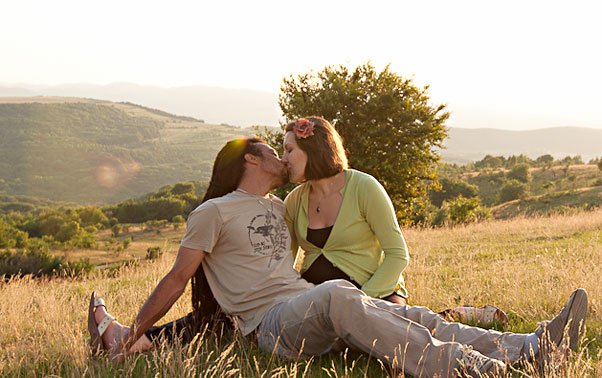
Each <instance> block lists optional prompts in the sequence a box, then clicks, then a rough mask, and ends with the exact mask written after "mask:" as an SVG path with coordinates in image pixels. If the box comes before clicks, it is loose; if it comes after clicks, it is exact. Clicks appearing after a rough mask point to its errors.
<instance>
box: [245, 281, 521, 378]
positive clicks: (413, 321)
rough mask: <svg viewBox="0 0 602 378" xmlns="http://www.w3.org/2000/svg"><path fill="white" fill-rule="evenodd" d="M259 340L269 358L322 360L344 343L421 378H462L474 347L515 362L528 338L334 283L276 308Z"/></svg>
mask: <svg viewBox="0 0 602 378" xmlns="http://www.w3.org/2000/svg"><path fill="white" fill-rule="evenodd" d="M257 337H258V343H259V346H260V347H261V348H262V349H263V350H264V351H266V352H269V353H271V352H275V353H276V354H278V355H279V356H281V357H285V358H289V359H299V358H301V359H303V358H308V357H310V356H317V355H321V354H324V353H327V352H329V351H331V350H332V349H334V348H336V347H337V346H340V344H341V342H343V343H344V344H345V345H347V346H349V347H351V348H354V349H358V350H360V351H362V352H365V353H368V354H370V355H372V356H374V357H377V358H379V359H381V360H382V361H384V362H388V363H389V364H390V365H391V366H393V367H394V368H396V369H399V370H400V371H401V372H404V373H407V374H410V375H412V376H415V377H455V376H457V370H456V369H457V367H458V359H459V358H461V357H462V355H463V353H465V350H466V348H467V346H472V348H473V349H475V350H477V351H479V352H481V353H482V354H484V355H485V356H488V357H490V358H495V359H499V360H502V361H505V362H514V361H516V360H517V359H518V358H519V357H520V354H521V350H522V348H523V345H524V340H525V337H526V335H522V334H515V333H500V332H497V331H488V330H484V329H481V328H476V327H470V326H466V325H463V324H460V323H449V322H446V321H444V320H443V319H441V317H439V316H438V315H437V314H436V313H434V312H432V311H431V310H429V309H427V308H426V307H418V306H401V305H397V304H394V303H391V302H387V301H383V300H380V299H374V298H371V297H369V296H367V295H365V294H364V293H363V292H362V291H361V290H359V289H357V288H356V287H355V286H353V285H352V284H351V283H349V282H347V281H344V280H333V281H327V282H325V283H323V284H321V285H318V286H316V287H314V288H313V289H311V290H308V291H307V292H306V293H303V294H301V295H299V296H296V297H293V298H289V299H288V300H286V301H284V302H282V303H279V304H277V305H276V306H274V307H273V308H271V309H270V311H269V312H268V313H267V314H266V316H265V317H264V318H263V320H262V322H261V324H260V326H259V328H258V332H257Z"/></svg>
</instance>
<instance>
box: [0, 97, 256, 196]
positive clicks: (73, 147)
mask: <svg viewBox="0 0 602 378" xmlns="http://www.w3.org/2000/svg"><path fill="white" fill-rule="evenodd" d="M33 101H35V102H36V103H33ZM251 131H252V130H250V129H241V128H239V127H234V126H225V125H212V124H207V123H203V122H201V121H199V120H196V119H194V118H191V117H179V116H175V115H172V114H169V113H166V112H163V111H160V110H156V109H151V108H145V107H142V106H138V105H134V104H131V103H114V102H109V101H99V100H91V99H79V98H49V97H41V98H32V97H27V98H0V194H5V195H9V196H10V195H22V196H32V197H41V198H48V199H50V200H54V201H65V202H70V203H86V204H88V203H90V204H92V203H114V202H118V201H121V200H125V199H128V198H133V197H137V196H139V195H141V194H143V193H147V192H150V191H153V190H156V189H157V188H159V187H162V186H164V185H168V184H173V183H175V182H180V181H198V180H208V179H209V176H210V174H211V165H212V163H213V159H214V158H215V155H216V154H217V151H218V150H219V149H220V148H221V147H222V146H223V144H224V142H225V141H226V140H229V139H232V138H236V137H241V136H244V135H249V134H250V133H251Z"/></svg>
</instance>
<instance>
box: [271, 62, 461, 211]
mask: <svg viewBox="0 0 602 378" xmlns="http://www.w3.org/2000/svg"><path fill="white" fill-rule="evenodd" d="M280 89H281V93H280V95H279V104H280V108H281V110H282V112H283V114H284V116H285V117H286V118H287V119H295V118H300V117H306V116H310V115H318V116H323V117H324V118H326V119H327V120H329V121H330V122H332V124H333V125H334V127H335V128H336V129H337V131H338V132H339V133H340V134H341V136H342V137H343V140H344V142H345V147H346V149H347V152H348V153H349V163H350V165H351V167H353V168H356V169H359V170H361V171H364V172H367V173H369V174H371V175H373V176H375V177H376V178H377V179H378V180H379V181H380V182H381V183H382V184H383V186H384V187H385V188H386V190H387V192H388V193H389V195H390V196H391V199H392V201H393V203H394V204H395V205H396V207H397V209H398V216H399V218H400V220H401V221H409V220H410V219H411V218H412V217H413V216H414V215H415V214H416V213H417V212H418V211H419V209H420V208H421V207H422V206H423V205H424V203H425V202H426V193H427V190H428V188H429V187H431V185H433V183H434V180H435V179H436V171H435V169H434V168H435V165H436V163H437V162H438V161H439V152H438V148H439V147H441V145H442V142H443V140H444V138H445V137H446V136H447V130H446V128H445V125H444V123H445V120H447V118H448V117H449V113H447V112H446V111H445V105H433V104H431V103H429V96H428V93H427V91H428V86H427V87H424V88H419V87H417V86H415V85H414V84H413V82H412V80H411V79H405V78H403V77H401V76H399V75H397V74H396V73H394V72H391V71H390V70H389V67H388V66H387V67H386V68H385V69H384V70H383V71H380V72H379V71H377V70H376V68H375V67H374V66H372V65H371V64H370V63H366V64H364V65H361V66H359V67H357V68H355V69H354V70H353V71H350V70H349V69H348V68H346V67H343V66H339V67H334V66H328V67H326V68H324V69H323V70H322V71H320V72H317V73H315V72H310V73H307V74H304V75H298V76H297V77H293V76H290V77H289V78H285V79H284V81H283V84H282V86H281V87H280Z"/></svg>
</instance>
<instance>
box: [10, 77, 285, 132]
mask: <svg viewBox="0 0 602 378" xmlns="http://www.w3.org/2000/svg"><path fill="white" fill-rule="evenodd" d="M0 96H2V97H4V96H60V97H84V98H96V99H101V100H108V101H117V102H123V101H125V102H133V103H136V104H141V105H144V106H148V107H151V108H157V109H161V110H164V111H167V112H170V113H173V114H180V115H188V116H192V117H195V118H197V119H201V120H204V121H206V122H209V123H217V124H220V123H226V124H229V125H235V126H243V127H246V126H253V125H260V126H277V125H278V120H279V119H280V117H281V113H280V108H279V107H278V96H277V95H276V94H275V93H271V92H264V91H257V90H251V89H228V88H219V87H207V86H200V85H196V86H186V87H175V88H161V87H157V86H150V85H138V84H132V83H112V84H108V85H94V84H63V85H54V86H42V85H28V84H18V85H17V84H11V85H8V84H4V85H3V84H0Z"/></svg>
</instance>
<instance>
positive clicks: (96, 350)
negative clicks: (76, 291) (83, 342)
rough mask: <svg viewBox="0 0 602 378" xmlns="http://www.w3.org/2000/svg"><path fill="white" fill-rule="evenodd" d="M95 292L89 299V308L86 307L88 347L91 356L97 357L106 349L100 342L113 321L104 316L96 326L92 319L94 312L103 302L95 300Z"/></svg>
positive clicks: (111, 318) (109, 316)
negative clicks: (88, 335)
mask: <svg viewBox="0 0 602 378" xmlns="http://www.w3.org/2000/svg"><path fill="white" fill-rule="evenodd" d="M94 295H95V292H92V296H91V297H90V306H89V307H88V332H90V347H91V348H92V354H93V355H95V356H96V355H98V354H100V352H101V351H103V350H106V349H107V348H106V347H105V345H104V344H103V342H102V335H103V334H104V333H105V332H106V330H107V329H108V328H109V325H111V323H112V322H113V320H115V318H114V317H112V316H111V315H106V316H105V317H104V318H103V319H102V320H101V321H100V323H98V324H96V319H95V318H94V312H95V311H96V308H97V307H99V306H104V307H105V308H106V307H107V306H105V301H104V300H103V299H102V298H96V297H95V296H94Z"/></svg>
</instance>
